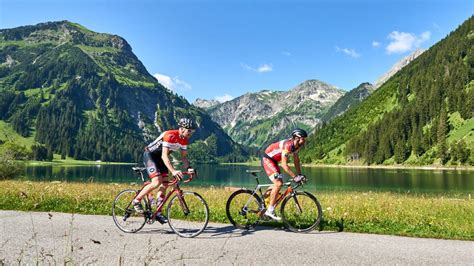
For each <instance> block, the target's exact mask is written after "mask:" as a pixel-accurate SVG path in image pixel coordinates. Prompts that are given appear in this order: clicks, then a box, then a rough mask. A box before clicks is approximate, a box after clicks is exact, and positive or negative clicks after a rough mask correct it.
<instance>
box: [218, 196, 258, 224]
mask: <svg viewBox="0 0 474 266" xmlns="http://www.w3.org/2000/svg"><path fill="white" fill-rule="evenodd" d="M225 211H226V214H227V218H229V221H230V223H231V224H233V225H234V226H235V227H237V228H240V229H250V228H252V227H255V225H256V224H257V223H258V221H259V219H260V214H261V213H262V212H263V211H264V208H263V202H262V200H261V199H260V197H258V196H257V195H255V193H253V191H251V190H248V189H240V190H237V191H235V192H234V193H232V195H230V197H229V199H228V200H227V204H226V207H225Z"/></svg>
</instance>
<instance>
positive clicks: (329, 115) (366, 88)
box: [322, 82, 375, 121]
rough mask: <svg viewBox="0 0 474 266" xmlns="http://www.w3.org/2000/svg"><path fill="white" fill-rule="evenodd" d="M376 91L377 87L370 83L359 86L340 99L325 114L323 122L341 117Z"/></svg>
mask: <svg viewBox="0 0 474 266" xmlns="http://www.w3.org/2000/svg"><path fill="white" fill-rule="evenodd" d="M374 90H375V87H374V86H373V85H372V84H370V83H368V82H365V83H362V84H360V85H359V86H357V87H356V88H354V89H352V90H351V91H349V92H348V93H346V94H344V95H343V96H342V97H341V98H339V99H338V100H337V102H335V103H334V104H333V105H332V106H331V108H329V110H328V111H327V112H326V113H325V114H324V116H323V117H322V120H323V121H329V120H331V119H333V118H334V117H337V116H339V115H341V114H342V113H344V112H345V111H347V110H348V109H349V108H353V107H355V106H356V105H357V104H359V103H360V102H361V101H363V100H364V99H365V98H367V97H368V96H369V95H370V94H371V93H372V92H373V91H374Z"/></svg>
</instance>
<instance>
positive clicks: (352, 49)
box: [0, 0, 474, 102]
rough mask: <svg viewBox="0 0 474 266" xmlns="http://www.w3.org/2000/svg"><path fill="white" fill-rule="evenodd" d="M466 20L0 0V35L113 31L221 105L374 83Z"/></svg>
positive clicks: (444, 6)
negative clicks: (317, 86) (46, 28)
mask: <svg viewBox="0 0 474 266" xmlns="http://www.w3.org/2000/svg"><path fill="white" fill-rule="evenodd" d="M473 14H474V1H473V0H445V1H441V0H433V1H427V0H412V1H409V0H403V1H393V0H386V1H382V0H380V1H376V0H365V1H350V0H333V1H330V0H324V1H323V0H321V1H298V0H294V1H284V0H278V1H277V0H273V1H269V0H267V1H263V0H261V1H249V0H241V1H237V0H220V1H217V0H200V1H198V0H194V1H183V0H176V1H170V0H168V1H160V0H128V1H126V0H116V1H107V0H96V1H92V0H80V1H76V0H74V1H72V0H49V1H47V0H31V1H26V0H14V1H13V0H0V29H5V28H13V27H18V26H24V25H34V24H37V23H41V22H47V21H59V20H69V21H71V22H75V23H79V24H81V25H83V26H85V27H87V28H88V29H90V30H93V31H96V32H101V33H110V34H116V35H119V36H121V37H123V38H125V39H126V40H127V42H128V43H129V44H130V45H131V46H132V49H133V52H134V53H135V54H136V55H137V57H138V58H139V59H140V60H141V61H142V63H143V64H144V65H145V67H146V68H147V70H148V72H149V73H150V74H152V75H153V76H155V77H156V78H157V79H158V80H159V81H160V82H161V83H162V84H163V85H165V86H166V87H168V88H169V89H171V90H173V91H174V92H176V93H177V94H179V95H182V96H184V97H185V98H186V99H187V100H188V101H190V102H193V101H194V100H195V99H196V98H203V99H215V100H219V101H225V100H230V99H232V98H234V97H238V96H240V95H243V94H245V93H247V92H257V91H260V90H264V89H266V90H290V89H292V88H294V87H296V86H297V85H298V84H300V83H302V82H304V81H305V80H308V79H318V80H321V81H323V82H326V83H328V84H331V85H334V86H336V87H338V88H340V89H343V90H346V91H349V90H351V89H353V88H355V87H357V86H358V85H359V84H360V83H362V82H371V83H375V81H376V80H377V79H378V78H379V77H380V76H382V75H383V74H384V73H385V72H387V71H388V70H389V69H390V68H391V66H392V65H393V64H395V63H396V62H397V61H399V60H400V59H402V58H403V57H405V56H407V55H409V54H410V53H411V52H413V51H414V50H416V49H420V48H422V49H427V48H429V47H431V46H432V45H433V44H435V43H436V42H438V41H440V40H441V39H443V38H444V37H446V36H447V35H448V34H449V33H450V32H451V31H453V30H455V29H456V28H457V27H458V26H459V25H460V24H461V23H463V22H464V21H465V20H467V19H468V18H469V17H470V16H472V15H473Z"/></svg>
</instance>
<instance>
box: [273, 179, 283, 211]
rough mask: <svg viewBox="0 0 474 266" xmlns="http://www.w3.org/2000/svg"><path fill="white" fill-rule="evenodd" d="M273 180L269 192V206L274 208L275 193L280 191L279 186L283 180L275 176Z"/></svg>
mask: <svg viewBox="0 0 474 266" xmlns="http://www.w3.org/2000/svg"><path fill="white" fill-rule="evenodd" d="M272 182H273V188H272V191H271V193H270V206H271V207H273V208H275V202H276V199H277V195H278V193H279V192H280V189H281V187H282V186H283V182H282V180H281V178H275V179H273V180H272Z"/></svg>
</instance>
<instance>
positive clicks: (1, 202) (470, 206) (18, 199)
mask: <svg viewBox="0 0 474 266" xmlns="http://www.w3.org/2000/svg"><path fill="white" fill-rule="evenodd" d="M129 187H135V188H138V185H136V184H135V185H129V184H104V183H61V182H58V181H55V182H31V181H11V180H9V181H0V209H8V210H22V211H55V212H66V213H81V214H101V215H109V214H110V213H111V205H112V201H113V199H114V197H115V195H116V194H117V193H118V192H119V191H121V190H123V189H125V188H129ZM184 189H185V190H186V189H188V190H191V189H192V190H194V191H196V192H198V193H199V194H201V195H202V196H203V197H204V199H205V200H206V201H207V203H208V204H209V209H210V220H211V221H213V222H220V223H228V220H227V218H226V214H225V204H226V200H227V198H228V197H229V195H230V194H231V192H228V191H225V190H224V189H221V188H214V187H212V186H211V187H210V188H189V187H187V186H185V187H184ZM317 197H318V199H319V200H320V202H321V205H322V207H323V222H322V224H321V228H320V229H323V230H339V231H348V232H362V233H376V234H391V235H401V236H412V237H430V238H443V239H463V240H474V202H473V201H472V200H471V199H470V195H469V196H468V195H464V194H448V195H441V196H440V195H438V196H436V195H425V194H397V193H389V192H368V193H362V192H340V191H338V192H321V193H318V194H317ZM270 225H275V224H270ZM276 225H277V226H280V225H281V224H276Z"/></svg>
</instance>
